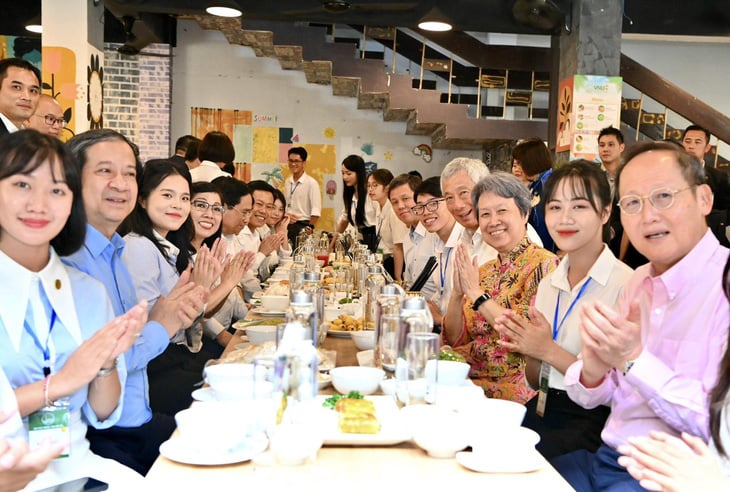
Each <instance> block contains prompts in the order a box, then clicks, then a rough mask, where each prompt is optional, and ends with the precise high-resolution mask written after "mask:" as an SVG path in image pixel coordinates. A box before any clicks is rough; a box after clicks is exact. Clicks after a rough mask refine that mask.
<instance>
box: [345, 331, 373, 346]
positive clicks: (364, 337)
mask: <svg viewBox="0 0 730 492" xmlns="http://www.w3.org/2000/svg"><path fill="white" fill-rule="evenodd" d="M350 337H351V338H352V341H353V342H355V347H357V348H358V349H359V350H373V349H374V348H375V332H374V331H373V330H361V331H353V332H352V333H350Z"/></svg>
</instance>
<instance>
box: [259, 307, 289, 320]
mask: <svg viewBox="0 0 730 492" xmlns="http://www.w3.org/2000/svg"><path fill="white" fill-rule="evenodd" d="M251 312H252V313H255V314H258V315H259V316H272V317H277V318H282V317H284V316H285V315H286V311H269V310H268V309H264V308H262V307H257V308H253V309H252V310H251Z"/></svg>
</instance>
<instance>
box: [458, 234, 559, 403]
mask: <svg viewBox="0 0 730 492" xmlns="http://www.w3.org/2000/svg"><path fill="white" fill-rule="evenodd" d="M557 265H558V257H557V256H555V255H554V254H552V253H551V252H549V251H548V250H546V249H544V248H541V247H540V246H538V245H536V244H534V243H532V242H530V240H529V239H527V237H525V238H524V239H523V240H522V241H521V242H520V244H519V245H517V247H515V249H513V250H512V251H510V252H509V253H508V254H506V255H504V256H502V255H500V256H499V257H497V258H496V259H494V260H492V261H490V262H487V263H485V264H484V265H482V266H481V267H480V268H479V284H480V286H481V288H482V289H484V291H485V292H487V293H488V294H489V295H490V296H492V299H494V301H496V302H497V303H498V304H499V305H500V306H502V307H504V308H508V309H512V310H513V311H515V312H516V313H518V314H519V315H520V316H522V317H524V318H527V311H528V309H529V307H530V303H531V301H532V298H533V296H534V295H535V294H536V293H537V286H538V284H539V283H540V280H542V279H543V277H544V276H545V275H547V274H548V273H550V272H551V271H553V270H554V269H555V267H557ZM463 314H464V329H463V331H462V333H461V335H460V336H459V339H458V340H457V341H456V343H454V346H453V348H454V350H455V351H456V352H458V353H460V354H462V355H463V356H464V357H466V361H467V362H468V363H469V365H470V366H471V370H470V372H469V376H470V377H471V379H472V381H474V383H475V384H477V385H479V386H481V387H482V388H483V389H484V392H485V393H486V395H487V396H488V397H489V398H501V399H504V400H513V401H516V402H519V403H522V404H524V403H526V402H527V401H528V400H529V399H530V398H532V397H533V396H535V394H536V393H535V392H534V391H533V390H531V389H530V388H529V387H528V386H527V382H526V380H525V359H524V357H523V356H522V354H518V353H516V352H510V351H508V350H507V349H505V348H504V347H502V346H500V345H499V344H498V343H497V341H498V340H499V339H500V338H501V337H502V335H500V334H499V333H498V332H497V331H496V330H495V329H494V328H492V326H491V325H490V324H489V323H488V322H487V320H486V319H484V317H483V316H482V315H481V314H480V313H479V312H477V311H473V310H472V309H471V305H470V304H468V303H467V302H465V303H464V308H463Z"/></svg>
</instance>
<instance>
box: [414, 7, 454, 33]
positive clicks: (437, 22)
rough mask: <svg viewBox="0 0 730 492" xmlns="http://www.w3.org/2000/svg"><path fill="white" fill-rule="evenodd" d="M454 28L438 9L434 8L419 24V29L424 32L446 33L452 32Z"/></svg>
mask: <svg viewBox="0 0 730 492" xmlns="http://www.w3.org/2000/svg"><path fill="white" fill-rule="evenodd" d="M453 27H454V26H452V25H451V22H449V19H448V18H447V17H446V16H445V15H444V14H443V13H442V12H441V10H439V8H438V7H434V8H432V9H431V10H430V11H429V12H428V13H427V14H426V15H424V16H423V18H422V19H421V21H420V22H419V23H418V28H419V29H423V30H424V31H435V32H445V31H450V30H451V29H452V28H453Z"/></svg>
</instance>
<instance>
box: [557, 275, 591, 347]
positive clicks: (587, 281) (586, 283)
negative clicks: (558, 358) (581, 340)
mask: <svg viewBox="0 0 730 492" xmlns="http://www.w3.org/2000/svg"><path fill="white" fill-rule="evenodd" d="M590 283H591V279H590V277H589V278H588V280H586V281H585V283H584V284H583V286H582V287H581V288H580V290H579V291H578V295H577V296H575V299H573V302H571V303H570V306H568V310H567V311H565V315H564V316H563V319H562V320H560V323H558V312H559V311H560V291H558V300H557V301H556V302H555V316H554V317H553V340H557V339H558V333H559V332H560V328H562V327H563V323H565V319H566V318H567V317H568V316H569V315H570V312H571V311H572V310H573V308H574V307H575V305H576V303H577V302H578V299H580V298H581V297H582V296H583V293H584V292H585V291H586V287H588V284H590Z"/></svg>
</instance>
